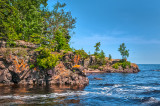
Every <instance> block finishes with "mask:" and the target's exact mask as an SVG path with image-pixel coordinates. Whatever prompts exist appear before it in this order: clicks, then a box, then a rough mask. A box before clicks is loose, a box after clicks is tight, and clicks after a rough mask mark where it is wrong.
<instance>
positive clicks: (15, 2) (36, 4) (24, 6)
mask: <svg viewBox="0 0 160 106" xmlns="http://www.w3.org/2000/svg"><path fill="white" fill-rule="evenodd" d="M47 1H48V0H0V38H1V39H3V40H6V41H7V42H8V43H11V42H14V41H16V40H24V41H27V42H33V43H36V44H40V45H46V46H47V47H55V48H56V49H55V50H60V49H63V48H66V47H67V48H68V43H69V41H70V38H71V36H70V33H71V32H72V29H73V28H75V22H76V18H73V17H72V15H71V12H66V11H65V10H64V7H65V6H66V4H61V3H59V2H57V3H56V4H55V5H54V6H53V9H52V10H51V11H49V10H48V8H47ZM60 33H61V34H60ZM58 37H59V38H58ZM60 37H61V38H60ZM57 40H61V42H58V41H57ZM62 41H64V42H63V43H66V44H62ZM54 45H56V46H54ZM57 45H58V46H57ZM62 45H63V46H62ZM64 46H66V47H64Z"/></svg>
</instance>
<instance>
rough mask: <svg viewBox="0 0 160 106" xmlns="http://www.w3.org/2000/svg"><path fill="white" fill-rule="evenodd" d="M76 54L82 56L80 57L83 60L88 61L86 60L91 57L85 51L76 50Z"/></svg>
mask: <svg viewBox="0 0 160 106" xmlns="http://www.w3.org/2000/svg"><path fill="white" fill-rule="evenodd" d="M74 54H76V55H80V57H81V58H83V59H86V58H88V57H89V55H88V54H87V53H86V52H85V51H84V50H83V49H80V50H75V51H74Z"/></svg>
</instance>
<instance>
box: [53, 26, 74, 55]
mask: <svg viewBox="0 0 160 106" xmlns="http://www.w3.org/2000/svg"><path fill="white" fill-rule="evenodd" d="M65 32H66V30H65V29H64V28H62V27H60V28H58V29H57V30H56V31H55V34H54V41H55V44H56V45H55V47H54V48H55V50H56V51H58V52H59V51H60V50H66V51H70V50H71V48H70V46H69V44H68V43H67V39H66V38H65Z"/></svg>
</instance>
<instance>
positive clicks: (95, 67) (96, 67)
mask: <svg viewBox="0 0 160 106" xmlns="http://www.w3.org/2000/svg"><path fill="white" fill-rule="evenodd" d="M99 66H100V65H98V64H96V65H91V66H89V68H92V69H98V67H99Z"/></svg>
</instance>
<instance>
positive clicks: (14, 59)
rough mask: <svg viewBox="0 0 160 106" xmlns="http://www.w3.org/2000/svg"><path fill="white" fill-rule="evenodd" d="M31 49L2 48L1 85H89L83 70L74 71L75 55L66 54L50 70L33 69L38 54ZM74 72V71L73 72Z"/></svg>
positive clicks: (0, 57)
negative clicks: (32, 65)
mask: <svg viewBox="0 0 160 106" xmlns="http://www.w3.org/2000/svg"><path fill="white" fill-rule="evenodd" d="M33 47H35V46H34V45H32V46H31V47H29V48H22V47H17V48H2V47H1V48H0V83H3V84H25V85H26V84H38V85H46V84H59V85H76V86H85V85H87V84H88V83H89V80H88V78H87V77H86V75H85V74H84V73H83V72H82V71H83V70H82V69H73V65H74V63H73V53H68V54H67V53H66V54H65V55H64V57H63V59H64V60H65V62H64V60H63V59H62V60H60V61H59V64H58V65H57V66H56V67H55V68H54V69H50V70H42V69H40V68H38V67H35V68H31V67H30V63H34V62H35V61H36V55H38V54H37V52H34V50H33ZM73 70H74V71H73Z"/></svg>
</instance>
